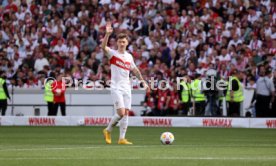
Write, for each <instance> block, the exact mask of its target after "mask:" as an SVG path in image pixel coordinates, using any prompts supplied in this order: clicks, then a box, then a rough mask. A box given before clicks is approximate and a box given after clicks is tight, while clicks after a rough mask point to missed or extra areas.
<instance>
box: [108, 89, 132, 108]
mask: <svg viewBox="0 0 276 166" xmlns="http://www.w3.org/2000/svg"><path fill="white" fill-rule="evenodd" d="M111 97H112V101H113V104H114V107H115V109H116V110H117V109H119V108H125V109H129V110H130V109H131V91H129V92H125V91H122V90H111Z"/></svg>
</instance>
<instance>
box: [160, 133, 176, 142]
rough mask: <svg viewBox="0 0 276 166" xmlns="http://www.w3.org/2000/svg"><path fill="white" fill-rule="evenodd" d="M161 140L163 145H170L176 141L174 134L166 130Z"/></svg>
mask: <svg viewBox="0 0 276 166" xmlns="http://www.w3.org/2000/svg"><path fill="white" fill-rule="evenodd" d="M160 141H161V143H162V144H163V145H170V144H172V143H173V141H174V135H173V134H172V133H170V132H164V133H162V134H161V137H160Z"/></svg>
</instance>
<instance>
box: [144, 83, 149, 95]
mask: <svg viewBox="0 0 276 166" xmlns="http://www.w3.org/2000/svg"><path fill="white" fill-rule="evenodd" d="M143 86H144V88H145V89H146V92H147V93H150V87H149V85H148V84H147V83H146V82H145V81H143Z"/></svg>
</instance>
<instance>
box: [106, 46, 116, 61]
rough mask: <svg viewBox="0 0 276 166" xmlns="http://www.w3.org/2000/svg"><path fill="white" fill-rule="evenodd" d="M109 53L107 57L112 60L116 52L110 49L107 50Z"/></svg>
mask: <svg viewBox="0 0 276 166" xmlns="http://www.w3.org/2000/svg"><path fill="white" fill-rule="evenodd" d="M106 51H107V52H106V55H107V57H108V58H109V59H111V58H112V57H113V56H114V55H115V54H116V53H115V52H116V51H115V50H113V49H111V48H109V49H108V50H106Z"/></svg>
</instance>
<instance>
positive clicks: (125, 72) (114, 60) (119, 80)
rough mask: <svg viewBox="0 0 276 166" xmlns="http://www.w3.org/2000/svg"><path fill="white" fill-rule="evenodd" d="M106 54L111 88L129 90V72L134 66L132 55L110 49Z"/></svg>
mask: <svg viewBox="0 0 276 166" xmlns="http://www.w3.org/2000/svg"><path fill="white" fill-rule="evenodd" d="M108 56H109V60H110V65H111V90H124V91H125V90H127V91H130V90H131V87H130V80H129V73H130V70H132V69H134V68H135V67H136V65H135V63H134V60H133V57H132V55H131V54H129V53H128V52H126V51H125V53H124V54H122V53H119V52H118V51H117V50H113V49H110V50H109V52H108Z"/></svg>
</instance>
